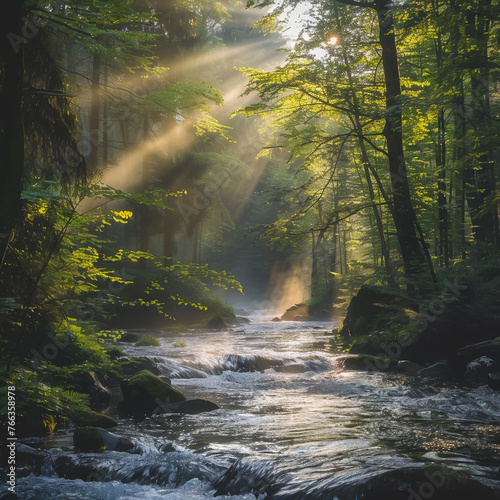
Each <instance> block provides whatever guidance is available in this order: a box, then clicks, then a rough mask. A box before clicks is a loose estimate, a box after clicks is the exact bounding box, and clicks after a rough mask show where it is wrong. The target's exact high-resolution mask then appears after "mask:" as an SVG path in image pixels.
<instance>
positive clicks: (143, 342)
mask: <svg viewBox="0 0 500 500" xmlns="http://www.w3.org/2000/svg"><path fill="white" fill-rule="evenodd" d="M135 345H136V346H137V347H141V346H154V347H158V346H159V345H160V341H159V340H158V339H157V338H156V337H154V336H153V335H151V334H150V333H146V334H145V335H143V336H142V337H141V338H140V339H139V340H138V341H137V342H136V343H135Z"/></svg>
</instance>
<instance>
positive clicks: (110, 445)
mask: <svg viewBox="0 0 500 500" xmlns="http://www.w3.org/2000/svg"><path fill="white" fill-rule="evenodd" d="M97 431H98V432H99V434H100V435H101V437H102V440H103V441H104V444H105V445H106V449H107V450H111V451H129V450H131V449H132V448H133V447H134V443H132V441H130V439H128V438H125V437H122V436H118V435H117V434H113V433H112V432H109V431H107V430H105V429H100V428H99V427H97Z"/></svg>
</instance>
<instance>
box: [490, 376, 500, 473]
mask: <svg viewBox="0 0 500 500" xmlns="http://www.w3.org/2000/svg"><path fill="white" fill-rule="evenodd" d="M488 385H489V386H490V387H491V388H492V389H495V390H497V391H500V373H489V374H488ZM499 472H500V471H499Z"/></svg>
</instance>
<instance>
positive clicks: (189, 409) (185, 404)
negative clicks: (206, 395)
mask: <svg viewBox="0 0 500 500" xmlns="http://www.w3.org/2000/svg"><path fill="white" fill-rule="evenodd" d="M161 409H162V410H163V411H165V412H172V413H187V414H190V415H194V414H196V413H203V412H206V411H214V410H219V409H220V406H218V405H216V404H215V403H212V402H211V401H207V400H206V399H187V400H186V401H181V402H179V403H173V404H168V405H162V408H161Z"/></svg>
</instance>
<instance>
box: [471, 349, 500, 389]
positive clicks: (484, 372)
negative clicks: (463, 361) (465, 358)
mask: <svg viewBox="0 0 500 500" xmlns="http://www.w3.org/2000/svg"><path fill="white" fill-rule="evenodd" d="M495 367H496V363H495V361H493V360H492V359H491V358H488V357H487V356H481V357H480V358H477V359H474V360H472V361H471V362H470V363H468V364H467V369H466V370H465V378H466V379H467V380H469V381H470V382H473V383H475V384H479V385H486V384H487V383H488V374H489V373H491V372H494V371H495Z"/></svg>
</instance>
